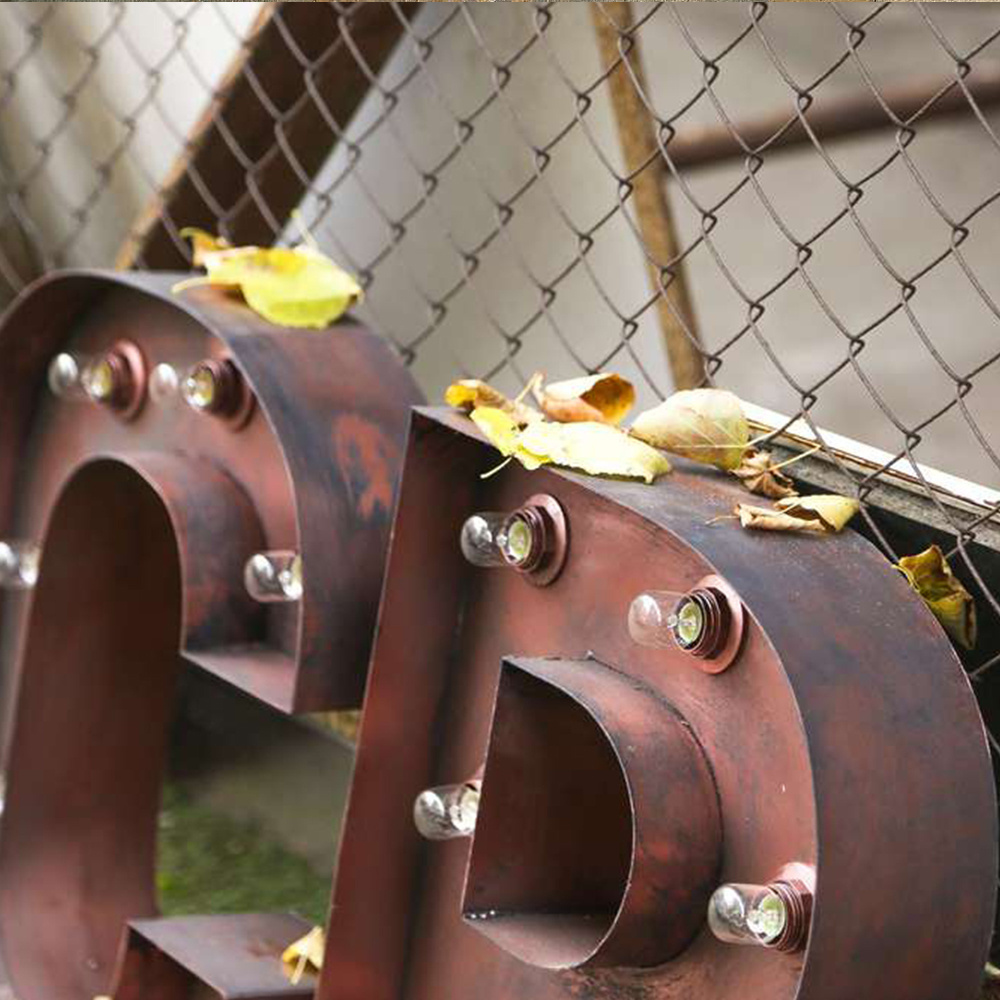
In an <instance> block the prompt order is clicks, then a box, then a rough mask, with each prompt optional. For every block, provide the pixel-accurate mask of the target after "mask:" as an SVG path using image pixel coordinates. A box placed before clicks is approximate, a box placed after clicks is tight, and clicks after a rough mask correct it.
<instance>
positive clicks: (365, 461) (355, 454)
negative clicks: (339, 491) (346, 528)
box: [333, 413, 399, 521]
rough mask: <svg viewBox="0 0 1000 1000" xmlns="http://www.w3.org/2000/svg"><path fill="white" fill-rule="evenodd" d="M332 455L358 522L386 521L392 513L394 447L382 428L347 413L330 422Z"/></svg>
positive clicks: (397, 462)
mask: <svg viewBox="0 0 1000 1000" xmlns="http://www.w3.org/2000/svg"><path fill="white" fill-rule="evenodd" d="M333 454H334V456H335V459H336V462H337V466H338V467H339V468H340V470H341V472H342V474H343V477H344V482H345V484H346V486H347V493H348V496H349V498H350V501H351V505H352V506H353V507H354V509H355V510H356V511H357V513H358V514H359V515H360V516H361V518H362V519H363V520H365V521H367V520H370V519H372V518H374V517H376V516H381V517H386V518H387V517H388V516H389V514H390V513H391V511H392V502H393V485H394V482H395V471H396V469H397V468H398V465H399V448H398V446H397V445H396V444H395V443H394V442H393V441H392V439H391V438H390V437H389V436H388V435H387V434H386V433H385V431H383V430H382V428H380V427H377V426H376V425H375V424H372V423H369V421H368V420H366V419H365V418H364V417H362V416H359V415H358V414H353V413H351V414H345V415H343V416H340V417H338V418H337V419H336V420H335V421H334V424H333Z"/></svg>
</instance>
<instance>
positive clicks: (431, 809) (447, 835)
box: [413, 781, 482, 840]
mask: <svg viewBox="0 0 1000 1000" xmlns="http://www.w3.org/2000/svg"><path fill="white" fill-rule="evenodd" d="M481 787H482V783H481V782H479V781H466V782H463V783H462V784H460V785H440V786H438V787H437V788H428V789H427V790H426V791H423V792H421V793H420V794H419V795H418V796H417V798H416V801H415V802H414V803H413V822H414V824H415V825H416V828H417V831H418V832H419V833H420V835H421V836H422V837H425V838H426V839H427V840H454V839H456V838H458V837H471V836H472V835H473V833H475V832H476V819H477V818H478V816H479V794H480V789H481Z"/></svg>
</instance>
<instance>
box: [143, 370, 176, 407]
mask: <svg viewBox="0 0 1000 1000" xmlns="http://www.w3.org/2000/svg"><path fill="white" fill-rule="evenodd" d="M179 390H180V376H179V375H178V374H177V369H176V368H174V367H173V365H168V364H159V365H157V366H156V367H155V368H154V369H153V370H152V372H150V375H149V398H150V399H151V400H152V401H153V402H154V403H156V405H157V406H172V405H173V404H174V403H175V402H176V401H177V398H178V392H179Z"/></svg>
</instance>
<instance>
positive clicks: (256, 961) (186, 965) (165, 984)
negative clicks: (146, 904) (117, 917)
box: [110, 913, 316, 1000]
mask: <svg viewBox="0 0 1000 1000" xmlns="http://www.w3.org/2000/svg"><path fill="white" fill-rule="evenodd" d="M308 930H309V925H308V924H307V923H306V922H305V921H304V920H301V919H299V918H298V917H294V916H291V915H289V914H276V913H246V914H218V915H213V916H207V917H170V918H164V919H161V920H134V921H132V922H131V923H130V924H129V926H128V928H127V929H126V931H125V935H124V938H123V940H122V947H121V954H120V955H119V959H118V968H117V970H116V972H115V982H114V986H113V987H112V990H111V994H110V996H111V1000H190V998H191V997H192V996H196V997H198V1000H202V998H204V1000H209V998H213V1000H294V998H295V997H311V996H312V994H313V991H314V990H315V988H316V979H315V977H314V976H313V975H312V974H311V973H308V972H305V973H303V975H302V978H301V979H300V980H299V982H298V983H296V984H293V983H292V982H291V981H290V979H289V976H288V975H287V973H285V971H284V970H283V967H282V964H281V954H282V952H283V951H284V950H285V948H287V947H288V945H290V944H291V943H292V942H293V941H295V940H297V939H298V938H300V937H302V936H303V935H304V934H305V933H306V932H307V931H308Z"/></svg>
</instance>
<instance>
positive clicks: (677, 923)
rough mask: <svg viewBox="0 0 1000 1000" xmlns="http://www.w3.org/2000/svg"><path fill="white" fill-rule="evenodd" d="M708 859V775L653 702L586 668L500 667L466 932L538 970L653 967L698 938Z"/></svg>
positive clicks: (597, 668)
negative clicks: (469, 928)
mask: <svg viewBox="0 0 1000 1000" xmlns="http://www.w3.org/2000/svg"><path fill="white" fill-rule="evenodd" d="M668 790H669V791H668ZM584 830H585V831H586V836H581V831H584ZM595 845H599V848H598V849H597V850H595V849H594V848H595ZM721 846H722V827H721V823H720V819H719V803H718V799H717V798H716V794H715V784H714V782H713V780H712V775H711V771H710V769H709V765H708V761H707V760H706V758H705V756H704V753H703V752H702V750H701V747H700V746H699V745H698V743H697V742H696V741H695V739H694V738H693V737H692V735H691V731H690V728H689V727H688V725H687V723H686V720H684V719H683V718H682V717H680V716H679V715H677V714H676V713H675V712H674V711H672V710H671V709H670V708H669V707H668V706H667V705H666V704H665V703H664V702H663V701H662V700H660V698H659V696H658V695H657V694H656V693H655V692H654V691H653V690H652V689H649V688H643V687H640V686H638V685H637V684H636V683H635V681H634V680H633V679H631V678H628V677H626V676H625V675H624V674H621V673H619V672H617V671H615V670H612V669H611V668H609V667H607V666H605V665H604V664H601V663H598V662H597V661H596V660H593V659H588V660H518V659H511V660H506V661H504V664H503V669H502V670H501V674H500V686H499V691H498V694H497V702H496V709H495V712H494V715H493V722H492V726H491V736H490V745H489V749H488V751H487V755H486V769H485V772H484V775H483V795H482V799H481V802H480V807H479V820H478V822H477V824H476V837H475V844H474V848H473V851H472V854H471V858H470V861H469V872H468V878H467V882H466V886H465V895H464V899H463V903H462V911H463V913H464V915H465V918H466V920H468V921H469V923H470V925H471V926H472V927H473V928H474V929H475V930H478V931H479V932H480V933H481V934H485V935H486V936H487V937H488V938H490V939H491V940H492V941H494V942H495V943H496V944H497V945H498V946H499V947H500V948H502V949H504V950H505V951H507V952H510V954H512V955H514V956H515V957H517V958H520V959H521V960H523V961H525V962H528V963H529V964H531V965H537V966H541V967H542V968H549V969H570V968H583V967H615V966H638V967H648V966H653V965H660V964H662V963H663V962H665V961H667V960H668V959H670V958H673V957H674V956H675V955H676V954H678V953H680V952H681V951H683V949H684V948H685V947H687V945H688V944H690V942H691V940H692V939H693V938H694V937H695V935H696V934H697V933H698V930H699V929H700V927H701V925H702V923H703V921H704V918H705V908H706V906H707V904H708V898H709V896H710V895H711V894H712V890H713V889H714V888H715V886H716V884H717V879H718V869H719V859H720V851H721Z"/></svg>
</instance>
